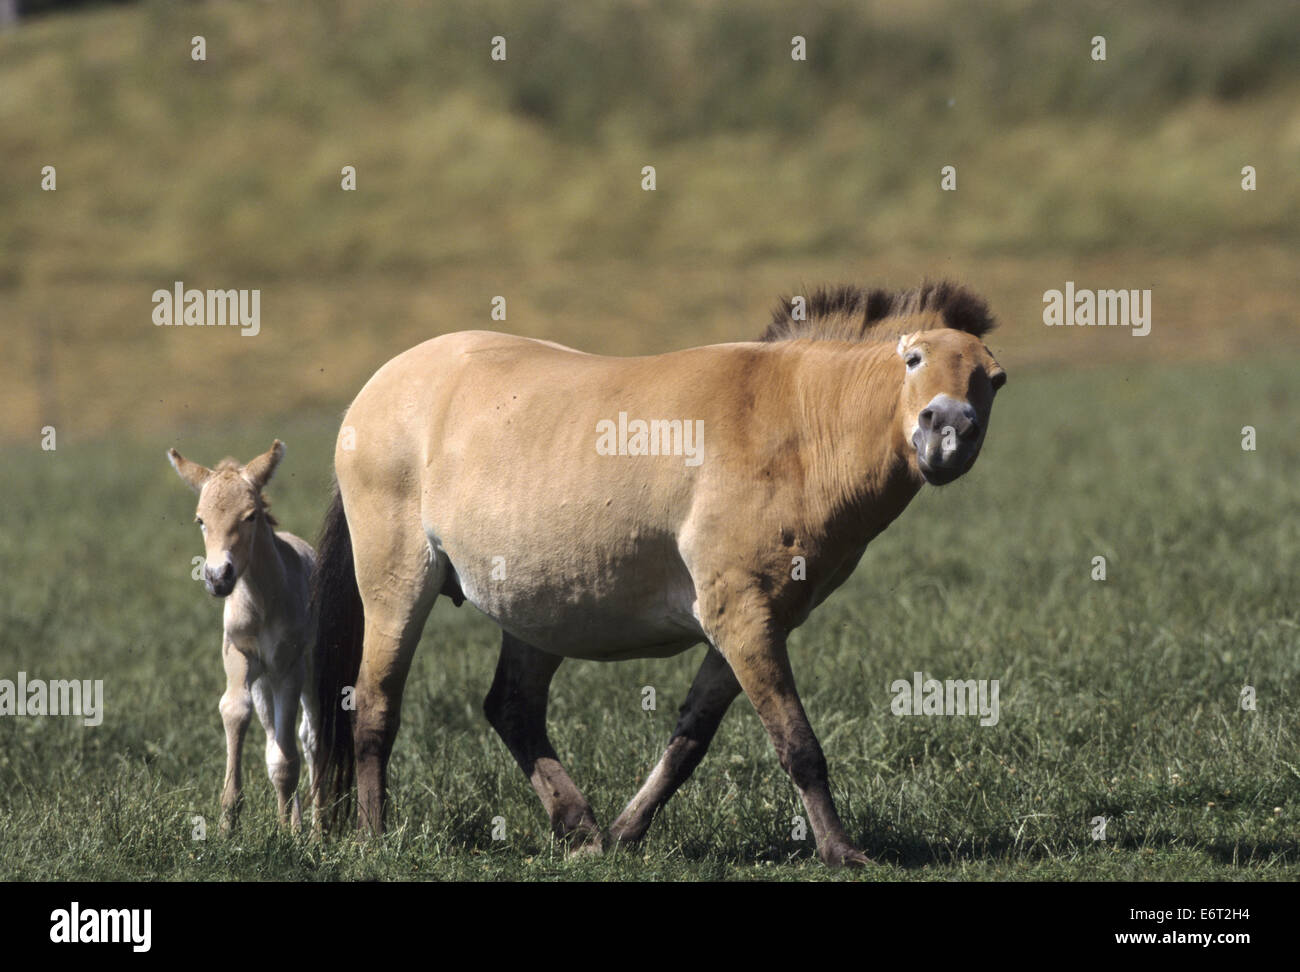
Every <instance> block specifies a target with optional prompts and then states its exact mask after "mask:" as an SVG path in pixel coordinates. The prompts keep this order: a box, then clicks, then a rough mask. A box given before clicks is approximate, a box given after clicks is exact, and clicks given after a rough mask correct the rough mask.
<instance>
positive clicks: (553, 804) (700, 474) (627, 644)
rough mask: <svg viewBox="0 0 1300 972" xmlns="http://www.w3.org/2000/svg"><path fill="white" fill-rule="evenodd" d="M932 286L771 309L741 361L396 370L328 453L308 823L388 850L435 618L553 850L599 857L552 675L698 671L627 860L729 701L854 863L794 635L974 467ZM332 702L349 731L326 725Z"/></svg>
mask: <svg viewBox="0 0 1300 972" xmlns="http://www.w3.org/2000/svg"><path fill="white" fill-rule="evenodd" d="M992 327H993V321H992V319H991V318H990V316H989V313H988V310H987V307H986V306H985V304H984V302H983V301H982V300H980V299H979V298H978V297H975V296H974V295H972V294H971V293H969V292H968V291H965V290H963V289H961V288H959V287H956V286H953V285H951V284H946V283H943V284H930V285H925V286H922V287H920V288H918V289H916V290H911V291H906V292H902V293H887V292H884V291H879V290H870V291H867V290H860V289H857V288H850V287H842V288H838V289H834V290H821V291H818V292H817V293H815V294H812V295H811V296H809V297H808V298H807V299H806V300H805V299H802V298H795V299H792V300H787V301H784V302H783V303H782V304H781V306H780V308H779V310H778V311H777V313H776V316H775V318H774V320H773V322H772V324H771V326H770V327H769V328H768V331H767V333H766V334H765V335H764V339H763V340H762V341H759V342H749V343H739V344H721V345H713V346H710V347H701V348H691V349H689V350H685V351H676V352H672V353H670V354H662V355H655V356H651V357H640V358H613V357H602V356H598V355H591V354H584V353H582V352H579V351H574V350H572V349H570V348H566V347H563V346H561V345H558V344H553V343H550V342H544V341H536V340H530V339H527V338H521V337H513V336H510V335H505V334H495V333H490V332H484V331H469V332H461V333H455V334H447V335H444V336H442V337H438V338H435V339H433V340H431V341H426V342H425V343H424V344H421V345H418V346H417V347H415V348H412V349H411V350H409V351H407V352H405V353H403V354H401V355H398V356H397V357H396V358H394V359H392V360H391V361H389V362H388V363H387V364H385V365H384V366H383V367H382V368H380V369H379V371H377V372H376V373H375V375H374V376H373V377H372V378H371V379H370V381H369V382H367V383H366V385H365V387H364V388H362V390H361V392H360V394H358V395H357V397H356V399H355V400H354V401H353V403H352V405H351V407H350V408H349V409H348V411H347V414H346V417H345V418H344V420H343V428H342V430H341V432H340V436H339V440H338V445H337V447H336V449H335V454H334V465H335V472H336V476H337V480H338V488H337V492H336V495H335V498H334V503H333V505H332V507H331V509H330V512H329V513H328V515H327V519H326V524H325V529H324V531H323V535H322V539H321V543H320V566H319V568H318V571H317V575H316V577H317V584H316V590H315V600H316V603H317V607H318V610H319V621H318V632H319V634H318V640H317V646H316V666H317V671H318V672H319V673H320V683H319V685H320V691H321V697H320V710H321V713H322V718H323V726H322V740H321V744H320V748H319V752H320V766H319V769H318V774H317V778H318V779H319V780H320V781H321V785H322V786H324V787H325V788H326V792H325V793H324V794H323V799H325V800H329V799H330V798H331V797H339V796H343V795H346V794H348V793H350V788H351V782H352V779H353V777H354V776H355V780H356V784H357V793H358V808H357V809H358V824H359V826H360V827H361V828H362V829H368V830H370V831H374V832H380V831H382V830H383V827H384V804H385V789H386V783H387V779H386V775H387V764H388V758H389V754H390V752H391V750H392V746H393V740H394V737H395V736H396V733H397V727H398V720H399V714H400V710H401V703H402V688H403V685H404V683H405V681H406V676H407V672H408V671H409V669H410V665H411V658H412V656H413V654H414V652H415V649H416V645H417V643H418V642H419V640H420V635H421V631H422V629H423V627H424V622H425V619H426V617H427V616H428V613H429V609H430V607H431V606H432V604H433V601H434V599H435V598H436V597H437V596H438V595H439V594H444V595H447V596H449V597H451V598H452V599H453V600H454V601H455V602H456V603H457V604H459V603H460V601H461V600H462V599H465V600H468V601H470V602H471V603H472V604H474V605H475V606H476V607H478V608H479V610H481V611H482V612H483V613H484V614H486V615H487V616H488V617H489V618H491V619H492V620H493V621H495V622H496V623H497V624H498V625H500V627H501V629H502V632H503V637H502V647H501V657H500V660H499V662H498V665H497V671H496V677H495V679H494V681H493V684H492V688H491V691H490V692H489V693H488V696H487V699H486V701H485V702H484V710H485V713H486V715H487V718H488V720H489V721H490V722H491V724H492V725H493V726H494V727H495V728H496V730H497V732H498V733H499V734H500V735H501V737H502V739H503V740H504V741H505V743H506V745H507V746H508V747H509V749H510V751H511V753H512V754H513V755H514V757H515V759H516V760H517V761H518V762H519V765H520V767H521V768H522V769H523V771H524V773H525V775H526V776H527V777H528V779H529V781H530V782H531V783H532V785H533V787H534V788H535V789H536V791H537V794H538V796H539V797H540V798H541V800H542V803H543V805H544V806H545V808H546V811H547V813H548V814H549V816H550V820H551V825H552V828H553V830H554V832H555V833H556V834H557V836H560V837H562V838H565V839H566V840H568V841H569V843H570V846H572V847H574V848H582V849H590V850H599V849H600V848H601V847H602V844H603V840H602V835H601V832H600V829H599V827H598V826H597V824H596V820H595V817H594V816H593V814H592V811H591V807H590V805H589V804H588V802H587V800H586V798H585V797H584V796H583V795H582V794H581V793H580V792H579V790H578V788H577V787H576V786H575V785H574V784H573V781H572V780H571V779H570V778H569V776H568V774H567V773H566V772H565V770H564V768H563V767H562V766H561V765H560V763H559V761H558V759H557V758H556V754H555V750H554V749H553V748H552V747H551V744H550V741H549V740H548V739H547V735H546V702H547V692H548V688H549V686H550V682H551V678H552V676H553V675H554V674H555V671H556V669H557V668H558V667H559V665H560V663H561V662H562V661H563V660H564V659H565V658H588V659H596V660H601V661H614V660H619V659H624V658H645V657H666V656H669V655H675V654H677V653H679V652H682V651H685V650H686V649H687V648H690V647H691V646H693V645H695V644H698V643H699V642H701V641H704V642H707V643H708V644H709V646H710V649H709V651H708V653H707V655H706V656H705V659H704V663H703V665H702V666H701V667H700V670H699V673H698V674H697V675H696V676H695V681H694V683H693V684H692V686H691V690H690V693H689V694H688V695H687V698H686V701H685V704H684V705H683V706H682V709H681V717H680V720H679V721H678V724H677V728H676V730H675V731H674V733H673V736H672V739H671V741H670V742H669V744H668V749H667V751H666V752H665V753H664V755H663V758H662V759H661V760H660V761H659V764H658V765H657V766H656V767H655V769H654V771H653V772H652V773H651V774H650V776H649V778H648V779H647V780H646V782H645V784H644V786H642V787H641V790H640V792H638V793H637V794H636V796H635V797H634V798H633V799H632V802H631V803H630V804H628V806H627V809H625V810H624V811H623V813H622V814H621V815H620V816H619V817H618V819H617V820H615V821H614V823H613V824H612V826H611V827H610V831H609V839H610V840H611V841H613V842H620V841H635V840H638V839H639V838H641V837H642V836H643V835H644V834H645V832H646V829H647V828H648V827H649V825H650V821H651V819H652V818H653V816H654V814H655V812H656V811H657V810H658V809H659V807H661V806H662V805H663V804H664V802H665V801H666V800H667V799H668V798H669V797H670V796H671V795H672V793H673V792H674V791H675V790H676V789H677V788H678V787H679V786H680V785H681V784H682V782H683V781H684V780H685V779H686V778H687V777H688V776H689V775H690V773H691V771H692V770H693V769H694V768H695V766H696V765H697V764H698V763H699V761H700V759H701V757H703V755H704V752H705V749H706V748H707V747H708V745H709V741H710V740H711V739H712V737H713V734H714V732H715V730H716V729H717V727H718V723H719V722H720V721H721V719H722V716H723V714H724V713H725V712H726V710H727V708H728V707H729V706H730V704H731V702H732V700H733V699H734V698H735V697H736V696H737V695H738V694H739V693H740V692H742V691H743V692H744V693H745V695H746V696H747V697H748V698H749V700H750V701H751V702H752V703H753V705H754V708H755V709H756V710H757V712H758V716H759V718H760V719H761V720H762V723H763V726H764V727H765V728H766V730H767V732H768V734H769V736H770V737H771V740H772V744H773V745H774V746H775V748H776V752H777V755H778V756H779V758H780V762H781V765H782V767H784V768H785V770H786V771H787V772H788V773H789V774H790V776H791V778H792V779H793V780H794V783H795V786H796V787H798V789H799V793H800V796H801V797H802V799H803V802H804V806H805V807H806V808H807V811H808V816H809V821H810V823H811V825H812V829H813V834H814V836H815V837H816V840H817V848H818V852H819V854H820V855H821V857H822V859H823V860H824V861H826V862H827V863H829V864H833V865H834V864H845V863H865V862H866V861H867V858H866V857H865V856H864V855H863V854H862V853H861V851H859V850H858V849H856V848H855V847H854V846H853V844H852V843H851V842H850V840H849V838H848V836H847V835H846V834H845V832H844V828H843V826H842V825H841V823H840V820H839V817H838V815H837V814H836V811H835V806H834V804H833V802H832V800H831V793H830V788H829V786H828V783H827V772H826V760H825V758H824V757H823V755H822V750H821V747H820V745H819V744H818V742H817V738H816V736H814V735H813V731H812V728H811V726H810V725H809V723H808V718H807V716H806V715H805V714H804V710H803V706H802V704H801V703H800V701H799V695H798V693H797V692H796V691H795V684H794V677H793V675H792V674H791V670H790V663H789V660H788V658H787V656H786V637H787V635H788V634H789V633H790V631H791V630H792V629H794V628H795V627H797V626H798V625H799V624H801V623H802V622H803V621H804V620H805V619H806V618H807V617H808V614H809V612H810V611H812V609H813V608H815V607H816V606H817V605H818V604H820V603H821V602H822V601H823V600H825V599H826V597H827V595H829V594H830V593H831V591H833V590H835V588H837V587H839V585H840V584H842V583H843V582H844V581H845V579H846V578H848V576H849V575H850V574H851V573H852V571H853V569H854V567H856V565H857V563H858V560H859V558H861V556H862V553H863V551H864V550H865V548H866V546H867V544H868V543H869V542H870V541H871V540H872V538H874V537H875V536H877V535H878V534H879V533H880V532H881V531H882V530H884V529H885V527H887V526H888V525H889V524H890V523H891V522H892V521H893V520H894V518H895V517H897V516H898V515H899V514H900V513H901V512H902V511H903V509H904V507H906V506H907V504H908V502H910V501H911V499H912V497H913V496H915V495H916V493H917V491H918V490H919V489H920V488H921V486H922V485H923V484H924V483H927V482H928V483H932V484H935V485H941V484H944V483H948V482H951V481H952V480H954V479H956V478H957V477H958V476H960V475H961V474H962V473H964V472H966V471H967V470H969V469H970V467H971V465H972V464H973V463H974V462H975V459H976V457H977V456H978V454H979V451H980V446H981V444H982V443H983V440H984V435H985V432H986V430H987V429H988V424H989V414H990V411H991V408H992V405H993V396H994V393H995V391H996V389H997V388H998V387H1000V386H1001V385H1002V383H1003V382H1004V381H1005V380H1006V375H1005V372H1004V371H1003V370H1002V368H1001V367H999V365H998V363H997V362H996V361H995V360H994V358H993V356H992V354H990V353H989V351H988V349H987V348H986V347H985V346H984V344H983V343H982V341H981V338H982V337H983V335H985V334H986V333H987V332H988V331H989V330H990V329H991V328H992ZM346 699H351V700H352V702H353V704H354V707H355V711H354V712H352V713H349V712H347V711H345V709H347V708H351V707H349V706H345V705H344V704H342V703H343V701H344V700H346Z"/></svg>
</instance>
